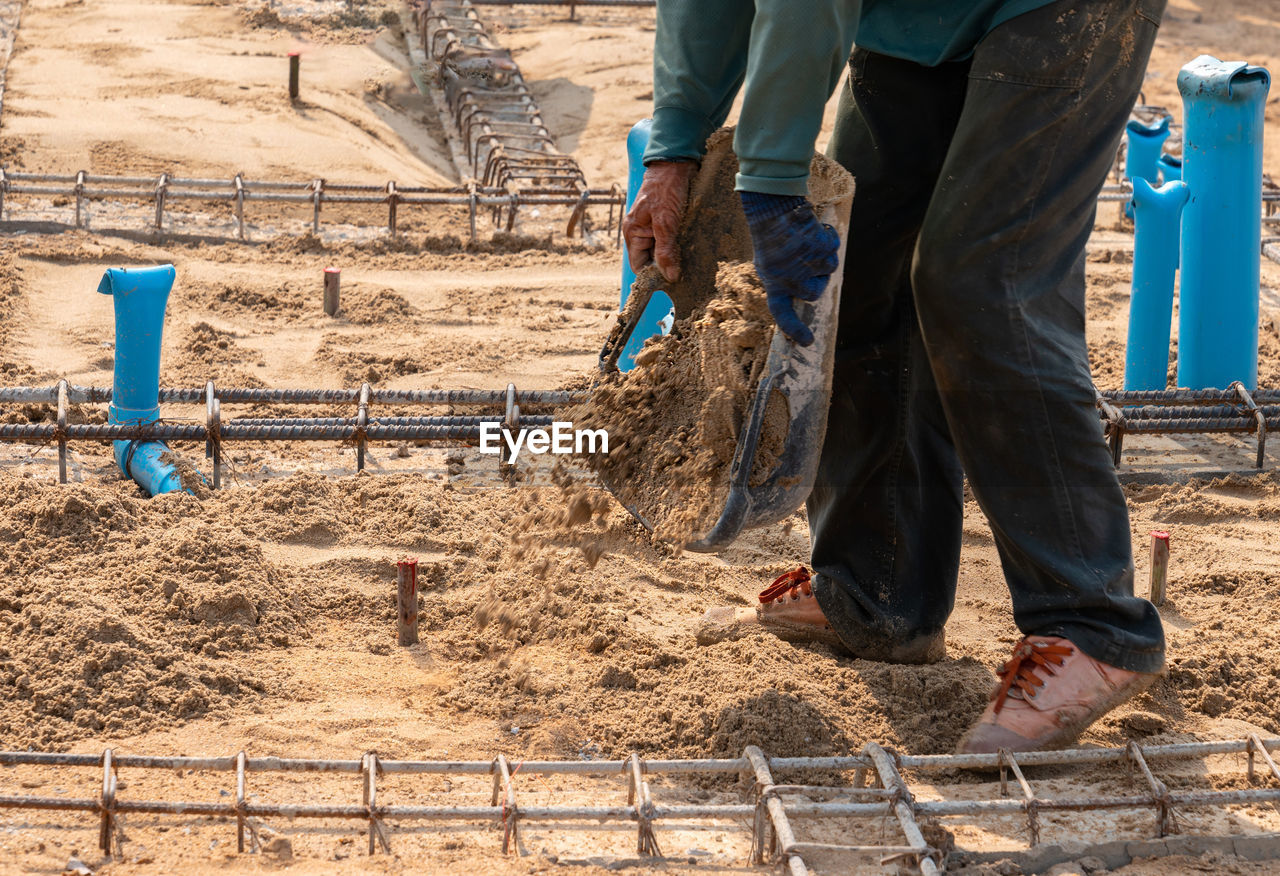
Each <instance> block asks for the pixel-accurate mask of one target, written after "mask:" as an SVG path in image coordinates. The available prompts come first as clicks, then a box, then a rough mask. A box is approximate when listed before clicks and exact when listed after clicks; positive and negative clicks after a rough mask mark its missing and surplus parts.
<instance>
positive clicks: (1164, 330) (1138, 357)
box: [1124, 176, 1191, 390]
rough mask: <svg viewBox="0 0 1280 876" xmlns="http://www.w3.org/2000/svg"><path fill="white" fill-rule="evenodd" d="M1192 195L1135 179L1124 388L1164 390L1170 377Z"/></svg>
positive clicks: (1179, 187)
mask: <svg viewBox="0 0 1280 876" xmlns="http://www.w3.org/2000/svg"><path fill="white" fill-rule="evenodd" d="M1190 194H1191V192H1190V190H1189V189H1188V188H1187V184H1186V183H1184V182H1181V181H1179V180H1174V181H1172V182H1167V183H1165V184H1164V185H1163V186H1161V187H1160V188H1158V189H1156V188H1152V187H1151V183H1149V182H1147V181H1146V180H1145V179H1143V178H1142V177H1140V176H1139V177H1134V178H1133V204H1134V231H1133V294H1132V296H1131V297H1130V299H1129V340H1128V343H1127V344H1126V346H1125V351H1124V388H1125V389H1126V390H1133V389H1164V388H1165V387H1166V385H1167V384H1168V375H1169V331H1170V324H1171V323H1172V322H1173V278H1174V274H1176V273H1177V270H1178V230H1179V225H1180V223H1181V219H1182V208H1183V205H1185V204H1186V203H1187V199H1188V197H1189V196H1190Z"/></svg>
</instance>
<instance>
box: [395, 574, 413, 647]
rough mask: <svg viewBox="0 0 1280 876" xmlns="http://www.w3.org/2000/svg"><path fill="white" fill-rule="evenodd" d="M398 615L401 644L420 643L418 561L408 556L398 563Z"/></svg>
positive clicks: (399, 640)
mask: <svg viewBox="0 0 1280 876" xmlns="http://www.w3.org/2000/svg"><path fill="white" fill-rule="evenodd" d="M396 617H397V619H398V621H399V624H398V626H399V635H398V637H397V641H398V642H399V644H401V645H416V644H418V561H417V560H415V559H409V558H408V557H406V558H405V559H403V560H400V561H399V562H398V563H396Z"/></svg>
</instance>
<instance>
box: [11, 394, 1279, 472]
mask: <svg viewBox="0 0 1280 876" xmlns="http://www.w3.org/2000/svg"><path fill="white" fill-rule="evenodd" d="M588 395H589V394H588V393H587V392H585V391H570V390H533V391H528V390H526V391H518V390H517V389H516V388H515V386H514V385H510V384H509V385H508V386H507V388H506V389H505V390H474V389H462V390H444V389H432V390H410V389H374V388H373V387H372V386H371V385H370V384H368V383H365V384H362V385H361V386H359V387H356V388H348V389H266V388H263V389H258V388H227V389H219V388H217V387H215V386H214V384H213V381H209V382H208V383H207V384H206V385H205V386H204V387H203V388H173V387H167V388H163V389H161V390H160V393H159V403H161V404H166V403H168V404H204V405H205V422H204V423H199V422H194V421H173V420H158V421H156V422H154V423H141V424H139V423H122V424H109V423H84V424H70V423H68V413H69V406H70V405H72V404H86V403H99V404H105V403H107V402H110V401H111V389H110V388H108V387H100V386H76V385H72V384H70V383H69V382H68V381H66V380H61V381H58V383H56V384H55V385H53V386H48V387H28V386H10V387H0V404H51V405H56V406H57V419H56V422H54V423H2V424H0V441H12V442H29V443H56V444H57V445H58V476H59V481H60V482H61V483H66V482H67V442H68V441H75V440H96V441H119V440H141V441H203V442H204V443H205V457H206V458H208V459H210V460H212V462H213V486H214V488H215V489H217V488H218V487H219V486H220V485H221V480H222V472H221V466H222V444H223V442H226V441H339V442H345V443H349V444H353V445H355V447H356V470H357V471H362V470H363V469H364V467H365V453H366V448H367V445H368V442H369V441H451V442H472V443H474V442H476V441H478V440H480V438H481V434H482V433H481V429H482V427H483V425H485V424H488V423H495V422H496V423H498V424H500V426H501V428H502V429H503V430H506V431H509V432H512V433H519V432H520V431H521V430H522V429H533V428H537V429H544V428H547V427H548V426H551V425H552V424H553V423H554V422H555V420H554V417H553V416H551V415H548V414H543V413H540V414H537V415H534V416H529V415H524V416H522V415H521V405H523V406H524V407H525V408H528V407H529V406H530V405H534V406H537V407H539V408H540V409H542V410H546V409H548V408H549V409H551V411H553V412H554V410H555V409H556V408H557V407H560V406H564V405H571V404H574V403H578V402H582V401H585V400H586V399H587V397H588ZM1094 399H1095V405H1096V407H1097V409H1098V416H1099V419H1100V420H1101V421H1102V426H1103V435H1104V436H1105V438H1106V440H1107V442H1108V445H1109V446H1110V448H1111V454H1112V461H1113V462H1114V463H1115V465H1116V467H1117V468H1118V467H1119V466H1120V463H1121V460H1122V452H1123V446H1124V437H1125V436H1126V435H1129V434H1253V435H1254V436H1255V437H1256V439H1257V453H1256V456H1255V459H1254V467H1255V469H1257V470H1261V469H1262V468H1263V466H1264V463H1265V459H1266V442H1267V433H1268V431H1269V430H1272V429H1275V428H1277V427H1280V390H1277V389H1260V390H1256V391H1254V392H1249V391H1248V390H1247V389H1246V388H1245V387H1244V385H1243V384H1241V383H1239V382H1236V383H1233V384H1232V385H1231V386H1230V387H1228V388H1227V389H1225V390H1218V389H1207V390H1162V391H1145V390H1144V391H1140V392H1122V391H1115V390H1108V391H1106V392H1103V391H1101V390H1098V389H1097V388H1096V387H1095V388H1094ZM224 402H226V403H243V404H272V403H274V404H297V405H311V404H326V405H335V404H354V405H356V410H355V416H351V417H241V418H235V419H229V420H225V421H224V420H223V419H222V414H221V406H222V404H223V403H224ZM377 404H392V405H447V406H468V405H488V406H493V407H495V408H498V409H499V410H500V411H501V412H500V413H498V412H496V411H495V413H493V414H490V415H475V414H471V415H453V414H451V415H448V416H401V415H396V416H385V417H382V416H378V415H377V414H376V413H371V406H372V405H377ZM502 446H503V450H502V456H501V458H500V459H499V462H500V464H502V465H506V462H507V460H506V455H505V454H506V452H507V451H506V444H505V442H504V443H503V445H502Z"/></svg>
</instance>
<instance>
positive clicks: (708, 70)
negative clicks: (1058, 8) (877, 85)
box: [645, 0, 1051, 195]
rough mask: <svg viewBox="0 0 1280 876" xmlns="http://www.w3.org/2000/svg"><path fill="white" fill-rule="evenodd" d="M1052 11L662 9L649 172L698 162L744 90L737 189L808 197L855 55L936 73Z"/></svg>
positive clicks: (953, 1)
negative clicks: (987, 40) (654, 165)
mask: <svg viewBox="0 0 1280 876" xmlns="http://www.w3.org/2000/svg"><path fill="white" fill-rule="evenodd" d="M1049 2H1051V0H658V22H657V24H658V27H657V36H656V39H655V43H654V57H653V104H654V106H653V129H652V132H651V133H650V136H649V147H648V149H647V150H646V151H645V162H646V163H648V162H649V161H654V160H659V159H664V158H666V159H671V158H694V159H696V158H698V157H700V156H701V154H702V148H703V144H704V143H705V142H706V139H707V136H708V135H710V133H711V132H712V131H714V130H715V129H716V128H718V127H720V125H722V124H724V120H725V118H726V117H727V116H728V115H729V108H730V107H731V106H732V104H733V100H734V98H735V97H736V96H737V93H738V89H739V88H744V87H745V91H744V93H743V98H742V113H741V117H740V118H739V120H738V128H737V133H736V134H735V136H734V151H735V152H737V154H738V162H739V170H740V172H739V174H738V181H737V187H738V189H740V190H744V191H752V192H765V193H769V194H777V195H804V194H806V191H807V188H806V185H807V182H808V178H809V161H810V158H811V157H812V156H813V147H814V142H815V141H816V140H817V138H818V130H819V128H820V127H821V126H822V112H823V110H824V108H825V107H826V103H827V100H828V99H829V98H830V97H831V92H832V91H834V90H835V87H836V84H837V83H838V82H839V80H840V74H841V73H842V72H843V70H844V65H845V62H846V60H847V59H848V57H849V52H850V50H851V49H852V47H853V42H854V40H855V38H856V39H857V42H858V45H860V46H862V47H863V48H866V49H869V50H870V51H873V52H878V53H880V54H885V55H891V56H893V57H897V58H905V59H907V60H910V61H915V62H917V63H920V64H925V65H929V66H933V65H936V64H941V63H943V62H946V61H953V60H960V59H962V58H965V57H968V56H969V55H970V54H971V53H972V51H973V48H974V46H975V45H977V43H978V41H979V40H981V39H982V37H983V36H985V35H986V34H987V33H988V32H990V30H991V29H992V28H994V27H995V26H997V25H998V24H1000V23H1002V22H1004V21H1008V20H1009V19H1010V18H1013V17H1014V16H1015V15H1020V14H1022V13H1024V12H1028V11H1030V10H1032V9H1036V8H1038V7H1040V6H1045V5H1048V3H1049Z"/></svg>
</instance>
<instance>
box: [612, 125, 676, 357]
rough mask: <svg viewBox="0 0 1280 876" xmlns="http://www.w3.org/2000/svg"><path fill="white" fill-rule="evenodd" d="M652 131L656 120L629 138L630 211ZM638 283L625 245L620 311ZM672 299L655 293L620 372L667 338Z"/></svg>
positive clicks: (638, 127)
mask: <svg viewBox="0 0 1280 876" xmlns="http://www.w3.org/2000/svg"><path fill="white" fill-rule="evenodd" d="M652 129H653V119H641V120H640V121H638V122H636V123H635V125H633V126H632V128H631V132H630V133H629V134H627V209H628V210H630V209H631V204H632V202H633V201H635V199H636V194H637V193H638V192H639V191H640V184H641V183H642V182H643V181H644V150H645V149H646V148H647V147H648V146H649V132H650V131H651V130H652ZM635 281H636V273H635V271H633V270H631V261H630V260H629V259H628V258H627V250H626V245H625V244H624V245H623V249H622V298H621V301H620V302H619V305H618V306H619V309H621V308H623V307H626V305H627V298H628V297H629V296H630V295H631V284H632V283H634V282H635ZM671 320H672V304H671V299H670V298H668V297H667V296H666V294H665V293H663V292H654V293H653V297H652V298H651V299H649V304H648V305H647V306H646V307H645V309H644V313H643V314H641V315H640V322H639V323H637V324H636V328H635V331H633V332H632V333H631V337H630V338H628V339H627V343H626V344H625V345H624V346H623V348H622V352H621V353H619V354H618V370H619V371H630V370H631V369H632V368H634V367H635V364H636V354H637V353H639V352H640V348H641V347H643V346H644V342H645V341H647V340H649V338H652V337H654V336H655V335H665V334H666V333H667V332H668V331H670V330H671Z"/></svg>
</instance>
